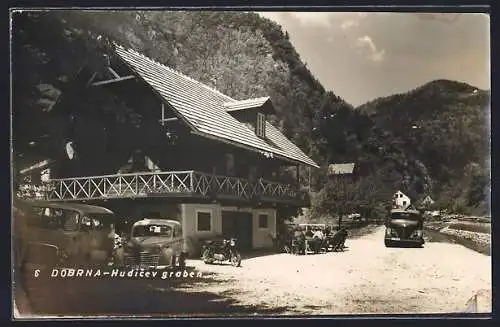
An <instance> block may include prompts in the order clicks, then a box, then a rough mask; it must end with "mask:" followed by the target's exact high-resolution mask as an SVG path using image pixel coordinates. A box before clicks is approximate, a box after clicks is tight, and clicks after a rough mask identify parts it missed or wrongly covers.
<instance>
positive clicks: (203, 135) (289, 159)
mask: <svg viewBox="0 0 500 327" xmlns="http://www.w3.org/2000/svg"><path fill="white" fill-rule="evenodd" d="M191 133H192V134H194V135H198V136H201V137H205V138H208V139H211V140H215V141H219V142H222V143H226V144H229V145H232V146H236V147H239V148H243V149H246V150H249V151H252V152H259V153H260V152H268V151H265V150H261V149H257V148H254V147H251V146H247V145H244V144H241V143H238V142H234V141H231V140H227V139H223V138H221V137H217V136H214V135H211V134H208V133H204V132H200V131H198V130H192V131H191ZM273 156H275V157H276V158H279V159H282V160H285V161H288V162H291V163H294V164H299V165H306V166H311V167H314V168H319V166H318V165H317V164H316V163H315V164H316V165H312V164H310V163H308V162H304V161H300V160H295V159H292V158H288V157H285V156H282V155H279V154H276V153H273ZM311 161H312V160H311Z"/></svg>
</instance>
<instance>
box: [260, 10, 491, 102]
mask: <svg viewBox="0 0 500 327" xmlns="http://www.w3.org/2000/svg"><path fill="white" fill-rule="evenodd" d="M259 14H260V15H261V16H264V17H266V18H269V19H271V20H273V21H275V22H277V23H278V24H279V25H281V26H282V28H283V30H284V31H287V32H288V34H289V36H290V41H291V42H292V44H293V45H294V46H295V49H296V50H297V52H298V53H299V55H300V57H301V59H302V61H303V62H304V63H307V67H308V68H309V70H310V71H311V72H312V74H313V75H314V76H315V77H316V78H317V79H318V80H319V81H320V82H321V84H322V85H323V86H324V87H325V89H327V90H330V91H333V92H334V93H335V94H336V95H337V96H340V97H341V98H343V99H344V100H346V101H347V102H349V103H350V104H352V105H354V106H357V105H360V104H363V103H365V102H367V101H370V100H373V99H375V98H378V97H382V96H388V95H391V94H394V93H401V92H406V91H409V90H411V89H414V88H416V87H418V86H420V85H423V84H425V83H427V82H430V81H432V80H436V79H450V80H456V81H460V82H466V83H468V84H470V85H473V86H475V87H478V88H480V89H490V19H489V16H488V15H487V14H475V13H460V14H457V13H446V14H445V13H381V12H379V13H361V12H353V13H349V12H259Z"/></svg>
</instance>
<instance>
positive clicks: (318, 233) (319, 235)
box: [313, 228, 325, 240]
mask: <svg viewBox="0 0 500 327" xmlns="http://www.w3.org/2000/svg"><path fill="white" fill-rule="evenodd" d="M324 236H325V235H324V234H323V231H322V230H321V229H319V228H318V229H317V230H316V231H315V232H314V234H313V237H314V238H318V239H320V240H322V239H323V237H324Z"/></svg>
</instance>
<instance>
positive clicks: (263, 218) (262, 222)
mask: <svg viewBox="0 0 500 327" xmlns="http://www.w3.org/2000/svg"><path fill="white" fill-rule="evenodd" d="M267 220H268V216H267V214H265V213H261V214H259V228H267V226H268V225H267V223H268V222H267Z"/></svg>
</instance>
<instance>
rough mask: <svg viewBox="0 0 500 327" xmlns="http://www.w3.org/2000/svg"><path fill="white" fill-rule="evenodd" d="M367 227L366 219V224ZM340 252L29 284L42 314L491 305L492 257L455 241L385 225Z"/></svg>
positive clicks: (438, 309) (429, 309)
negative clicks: (419, 239) (172, 274)
mask: <svg viewBox="0 0 500 327" xmlns="http://www.w3.org/2000/svg"><path fill="white" fill-rule="evenodd" d="M372 229H373V228H372ZM365 232H366V233H361V234H360V235H358V236H355V237H353V238H349V239H348V240H347V242H346V245H347V246H348V248H347V249H346V251H345V252H338V253H324V254H316V255H307V256H294V255H290V254H285V253H283V254H268V255H256V254H254V256H253V257H244V258H243V262H242V266H241V267H232V266H230V265H207V264H204V263H203V262H201V261H200V260H188V262H187V264H188V267H189V269H190V270H191V271H196V272H201V273H202V275H203V276H202V277H200V278H195V279H189V278H188V279H171V280H170V279H167V280H161V279H156V280H151V279H149V280H147V279H142V280H141V279H134V278H131V279H111V280H98V279H89V280H75V279H72V280H60V281H59V280H52V281H47V282H46V283H43V285H44V286H45V290H44V291H36V287H35V288H33V287H31V286H29V285H28V293H29V294H28V296H29V297H30V301H31V306H32V309H33V311H35V312H37V313H38V314H40V315H43V316H47V315H54V314H59V315H72V316H74V315H77V316H89V315H92V316H95V315H100V316H103V315H105V316H109V315H147V316H186V315H187V316H193V315H196V316H207V315H225V316H230V315H245V316H252V315H259V316H261V315H336V314H373V313H375V314H402V313H413V314H415V313H453V312H464V311H466V307H473V306H471V305H470V303H471V302H470V301H469V300H470V299H471V298H472V297H473V296H474V295H475V294H477V293H480V299H479V301H478V302H479V303H480V304H479V305H477V306H476V307H477V310H478V311H481V312H491V257H489V256H486V255H483V254H480V253H477V252H474V251H472V250H470V249H467V248H465V247H463V246H461V245H458V244H452V243H443V242H427V243H426V245H425V246H424V248H385V246H384V244H383V234H384V228H383V227H376V228H375V230H374V231H373V232H372V233H369V231H368V230H367V231H365Z"/></svg>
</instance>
